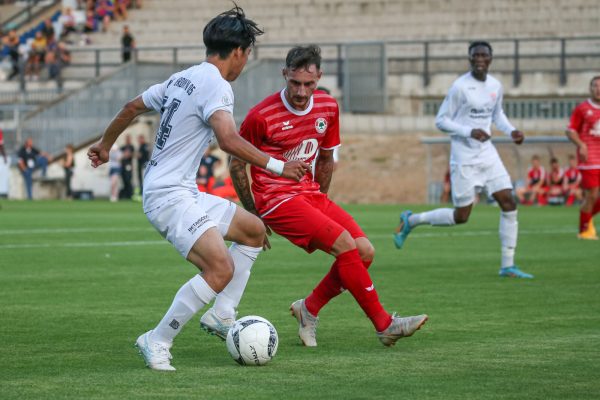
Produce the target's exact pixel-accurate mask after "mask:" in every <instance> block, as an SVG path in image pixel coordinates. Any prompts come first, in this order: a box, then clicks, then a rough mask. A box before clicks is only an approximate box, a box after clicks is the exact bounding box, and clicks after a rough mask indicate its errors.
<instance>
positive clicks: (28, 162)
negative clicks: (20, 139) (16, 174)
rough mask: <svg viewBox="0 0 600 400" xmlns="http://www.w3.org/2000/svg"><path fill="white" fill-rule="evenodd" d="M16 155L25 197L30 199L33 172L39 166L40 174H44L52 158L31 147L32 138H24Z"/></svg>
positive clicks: (31, 197)
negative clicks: (25, 192) (23, 183)
mask: <svg viewBox="0 0 600 400" xmlns="http://www.w3.org/2000/svg"><path fill="white" fill-rule="evenodd" d="M17 156H18V157H19V169H20V170H21V175H23V180H24V181H25V190H26V191H27V198H28V199H29V200H32V199H33V196H32V188H33V172H34V171H35V170H36V169H38V168H39V169H41V170H42V176H46V168H47V167H48V163H49V162H50V161H51V160H52V159H51V157H50V155H48V154H47V153H45V152H42V151H40V150H38V149H37V148H35V147H33V139H32V138H27V139H26V140H25V144H24V145H23V147H21V149H20V150H19V152H18V153H17Z"/></svg>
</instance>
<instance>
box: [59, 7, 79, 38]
mask: <svg viewBox="0 0 600 400" xmlns="http://www.w3.org/2000/svg"><path fill="white" fill-rule="evenodd" d="M60 21H61V23H62V31H61V32H60V38H61V39H64V38H66V37H67V36H68V35H69V34H70V33H72V32H77V29H76V21H75V16H74V15H73V11H72V10H71V8H70V7H67V8H65V11H64V12H63V13H62V15H61V16H60Z"/></svg>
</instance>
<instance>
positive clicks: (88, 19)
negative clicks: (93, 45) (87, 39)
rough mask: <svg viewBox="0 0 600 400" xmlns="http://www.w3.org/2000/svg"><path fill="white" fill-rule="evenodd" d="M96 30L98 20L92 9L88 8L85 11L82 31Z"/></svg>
mask: <svg viewBox="0 0 600 400" xmlns="http://www.w3.org/2000/svg"><path fill="white" fill-rule="evenodd" d="M97 30H98V21H97V20H96V15H95V14H94V10H93V9H88V10H87V11H86V12H85V24H84V25H83V31H84V32H85V33H90V32H96V31H97Z"/></svg>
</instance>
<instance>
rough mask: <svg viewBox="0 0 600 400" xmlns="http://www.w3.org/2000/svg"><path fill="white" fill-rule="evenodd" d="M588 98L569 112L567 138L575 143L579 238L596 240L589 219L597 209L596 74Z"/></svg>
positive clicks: (599, 89)
mask: <svg viewBox="0 0 600 400" xmlns="http://www.w3.org/2000/svg"><path fill="white" fill-rule="evenodd" d="M590 95H591V96H590V98H589V99H587V100H586V101H584V102H583V103H581V104H579V105H578V106H577V107H575V109H574V110H573V113H572V114H571V122H570V123H569V127H568V128H567V132H566V134H567V136H568V138H569V139H570V140H571V141H572V142H573V143H574V144H575V145H576V146H577V157H578V160H579V169H580V170H581V187H582V188H583V192H584V195H583V196H584V197H583V204H582V205H581V210H580V213H579V234H578V235H577V237H578V238H580V239H588V240H598V235H597V234H596V229H595V228H594V222H593V221H592V218H593V217H594V215H596V214H597V213H598V212H599V211H600V200H599V199H598V190H599V189H598V188H600V75H598V76H595V77H593V78H592V80H591V82H590Z"/></svg>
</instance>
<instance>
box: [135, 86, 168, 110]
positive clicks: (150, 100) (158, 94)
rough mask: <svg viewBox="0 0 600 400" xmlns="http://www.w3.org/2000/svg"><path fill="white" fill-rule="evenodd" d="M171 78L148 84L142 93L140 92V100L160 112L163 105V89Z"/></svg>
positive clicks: (164, 89) (165, 88)
mask: <svg viewBox="0 0 600 400" xmlns="http://www.w3.org/2000/svg"><path fill="white" fill-rule="evenodd" d="M170 82H171V79H168V80H166V81H164V82H163V83H157V84H156V85H152V86H150V87H149V88H148V89H146V91H145V92H144V93H142V101H143V102H144V105H145V106H146V107H148V108H150V109H151V110H154V111H158V112H160V109H161V108H162V105H163V98H164V97H165V91H166V90H167V87H168V86H169V83H170Z"/></svg>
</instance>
